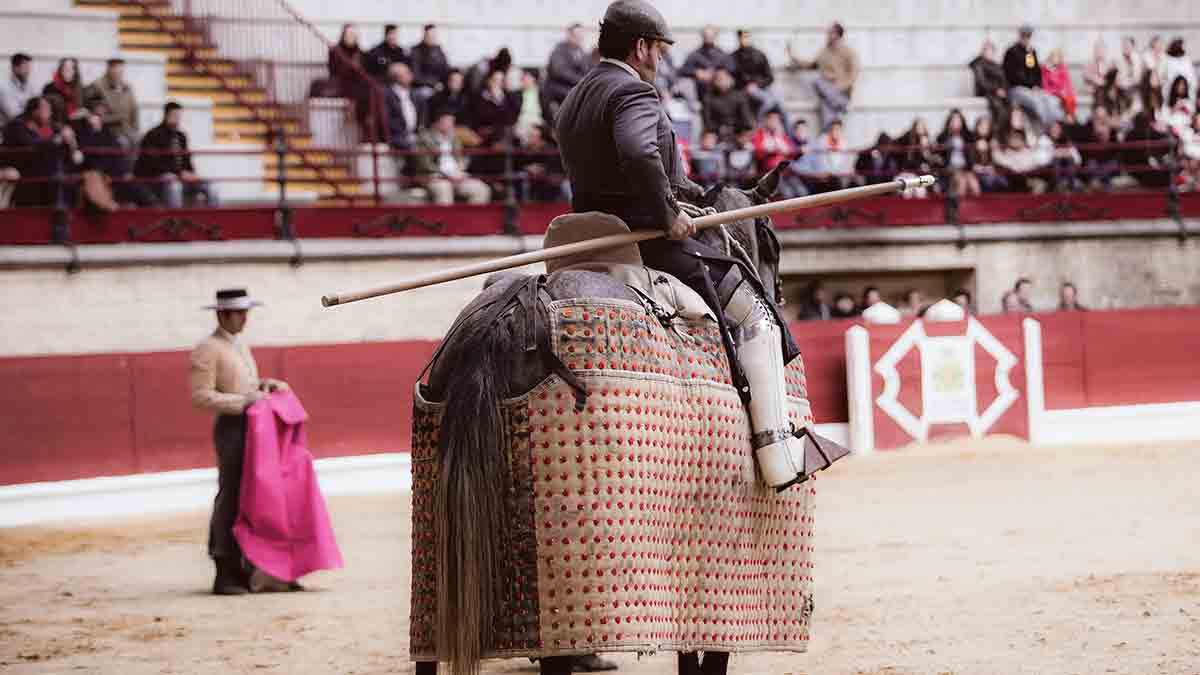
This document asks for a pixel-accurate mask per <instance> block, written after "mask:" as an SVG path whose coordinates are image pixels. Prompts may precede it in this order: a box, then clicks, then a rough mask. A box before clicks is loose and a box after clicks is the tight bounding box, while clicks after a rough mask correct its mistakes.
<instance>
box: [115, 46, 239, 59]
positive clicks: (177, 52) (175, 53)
mask: <svg viewBox="0 0 1200 675" xmlns="http://www.w3.org/2000/svg"><path fill="white" fill-rule="evenodd" d="M121 49H123V50H125V51H129V52H153V53H155V54H162V55H164V56H166V57H167V58H169V59H183V58H184V57H185V56H187V53H188V52H187V50H186V49H184V48H183V47H160V46H156V45H136V44H135V45H126V44H122V45H121ZM195 52H196V56H197V57H199V58H201V59H211V58H215V57H216V56H217V49H216V47H200V48H198V49H196V50H195Z"/></svg>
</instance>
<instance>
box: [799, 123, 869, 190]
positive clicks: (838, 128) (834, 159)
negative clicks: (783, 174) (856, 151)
mask: <svg viewBox="0 0 1200 675" xmlns="http://www.w3.org/2000/svg"><path fill="white" fill-rule="evenodd" d="M792 169H793V170H794V171H795V173H796V174H798V175H800V176H801V177H802V178H803V180H804V184H805V185H807V186H808V188H809V189H810V190H811V191H812V192H829V191H830V190H837V189H839V188H843V187H845V186H846V185H847V184H848V183H849V181H850V178H851V177H852V176H853V172H854V155H853V154H852V153H850V152H848V151H847V150H846V149H845V139H844V138H843V137H842V122H841V120H834V121H833V123H832V124H830V125H829V129H828V130H826V132H825V133H824V134H821V136H820V137H819V138H817V140H816V141H814V142H813V144H812V148H811V149H810V150H809V151H808V152H806V153H805V154H804V155H803V156H802V157H800V158H799V159H798V160H797V161H796V162H795V163H794V164H793V165H792Z"/></svg>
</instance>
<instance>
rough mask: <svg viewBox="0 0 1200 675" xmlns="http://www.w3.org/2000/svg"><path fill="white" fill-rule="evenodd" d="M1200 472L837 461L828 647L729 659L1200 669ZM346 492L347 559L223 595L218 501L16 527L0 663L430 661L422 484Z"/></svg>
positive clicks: (823, 578)
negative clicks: (211, 591) (418, 611)
mask: <svg viewBox="0 0 1200 675" xmlns="http://www.w3.org/2000/svg"><path fill="white" fill-rule="evenodd" d="M1197 476H1200V444H1190V445H1167V446H1145V447H1137V446H1133V447H1130V446H1122V447H1069V448H1057V449H1045V448H1030V447H1028V446H1026V445H1024V444H1022V443H1019V442H1016V441H1012V440H995V439H993V440H988V441H986V442H975V443H957V444H952V445H940V446H926V447H920V448H910V449H907V450H904V451H897V452H890V453H881V454H880V455H878V456H876V457H872V458H865V459H863V458H851V459H849V460H847V461H846V462H843V463H841V464H839V465H838V466H837V467H835V468H834V470H832V471H830V472H827V473H826V474H822V476H821V477H820V479H819V480H818V501H817V533H816V534H817V552H816V558H817V569H816V579H817V597H816V614H815V616H814V619H813V637H812V649H811V651H810V652H809V653H808V654H804V655H784V654H753V655H738V656H735V657H734V659H733V662H732V666H731V671H732V672H735V673H772V674H784V673H792V674H797V675H798V674H800V673H813V674H815V673H855V674H857V673H872V674H876V673H878V674H884V673H886V674H888V675H894V674H901V673H912V674H920V675H926V674H936V673H955V674H963V673H1005V674H1012V673H1052V674H1058V673H1064V674H1069V673H1079V674H1088V675H1091V674H1093V673H1129V674H1131V675H1133V674H1137V675H1143V674H1147V673H1183V674H1189V675H1195V674H1196V673H1200V497H1198V496H1197V494H1198V492H1197V490H1196V489H1195V485H1196V478H1197ZM330 507H331V510H332V513H333V516H334V521H335V527H336V529H337V532H338V535H339V539H340V543H341V545H342V549H343V552H344V554H345V556H346V560H347V568H346V569H345V570H342V571H338V572H327V573H320V574H316V575H313V576H311V577H309V578H308V579H307V580H306V583H307V586H308V588H309V591H308V592H305V593H298V594H281V595H259V596H244V597H233V598H218V597H213V596H211V595H208V594H207V590H208V587H209V584H210V583H211V580H212V577H211V573H212V570H211V567H210V563H209V562H208V560H207V559H206V558H205V555H204V539H205V526H206V516H207V514H204V513H195V514H187V515H180V516H173V517H170V518H166V519H163V518H159V519H154V520H139V521H126V522H119V523H113V522H106V523H100V524H92V525H89V524H85V523H80V524H71V525H70V526H63V527H54V528H51V527H35V528H21V529H10V530H0V671H2V672H4V673H14V674H15V673H77V672H86V673H122V674H125V673H128V674H130V675H136V674H141V673H264V674H265V673H406V672H411V671H412V665H411V664H410V663H409V662H408V660H407V634H408V616H407V615H408V574H409V572H408V566H407V558H408V546H409V544H408V537H409V520H408V519H409V500H408V497H407V495H400V494H396V495H389V496H378V497H354V498H341V499H334V500H331V502H330ZM614 658H615V659H616V660H617V661H618V662H619V663H620V664H621V671H620V672H623V673H637V674H649V673H672V672H674V656H673V655H671V654H657V655H652V656H643V657H642V658H640V659H639V658H638V657H637V656H636V655H632V654H630V655H624V654H622V655H617V656H615V657H614ZM485 672H488V673H500V672H506V673H507V672H535V671H534V670H533V669H532V667H531V666H530V664H529V663H528V661H517V660H513V661H503V662H493V663H490V664H489V665H488V666H487V667H486V668H485Z"/></svg>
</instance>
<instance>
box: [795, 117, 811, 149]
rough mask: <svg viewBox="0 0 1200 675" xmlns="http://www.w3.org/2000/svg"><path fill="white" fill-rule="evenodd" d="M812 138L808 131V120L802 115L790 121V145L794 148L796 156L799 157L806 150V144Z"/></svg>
mask: <svg viewBox="0 0 1200 675" xmlns="http://www.w3.org/2000/svg"><path fill="white" fill-rule="evenodd" d="M811 140H812V138H811V137H810V136H809V133H808V120H806V119H804V118H803V117H801V118H798V119H797V120H796V121H795V122H793V123H792V145H793V146H795V148H796V156H797V157H799V156H801V155H803V154H804V153H805V151H807V150H808V144H809V142H810V141H811Z"/></svg>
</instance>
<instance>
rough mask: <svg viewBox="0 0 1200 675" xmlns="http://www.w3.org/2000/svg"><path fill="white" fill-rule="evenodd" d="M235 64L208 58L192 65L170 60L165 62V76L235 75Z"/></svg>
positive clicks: (236, 70) (173, 59)
mask: <svg viewBox="0 0 1200 675" xmlns="http://www.w3.org/2000/svg"><path fill="white" fill-rule="evenodd" d="M237 72H238V69H237V64H235V63H234V62H233V61H231V60H229V59H221V58H209V59H202V60H200V61H197V63H196V65H195V66H194V67H193V65H192V64H190V63H188V62H186V61H184V60H183V59H181V58H171V59H169V60H168V61H167V75H168V76H175V75H183V76H186V75H203V74H205V73H220V74H222V75H234V74H237Z"/></svg>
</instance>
